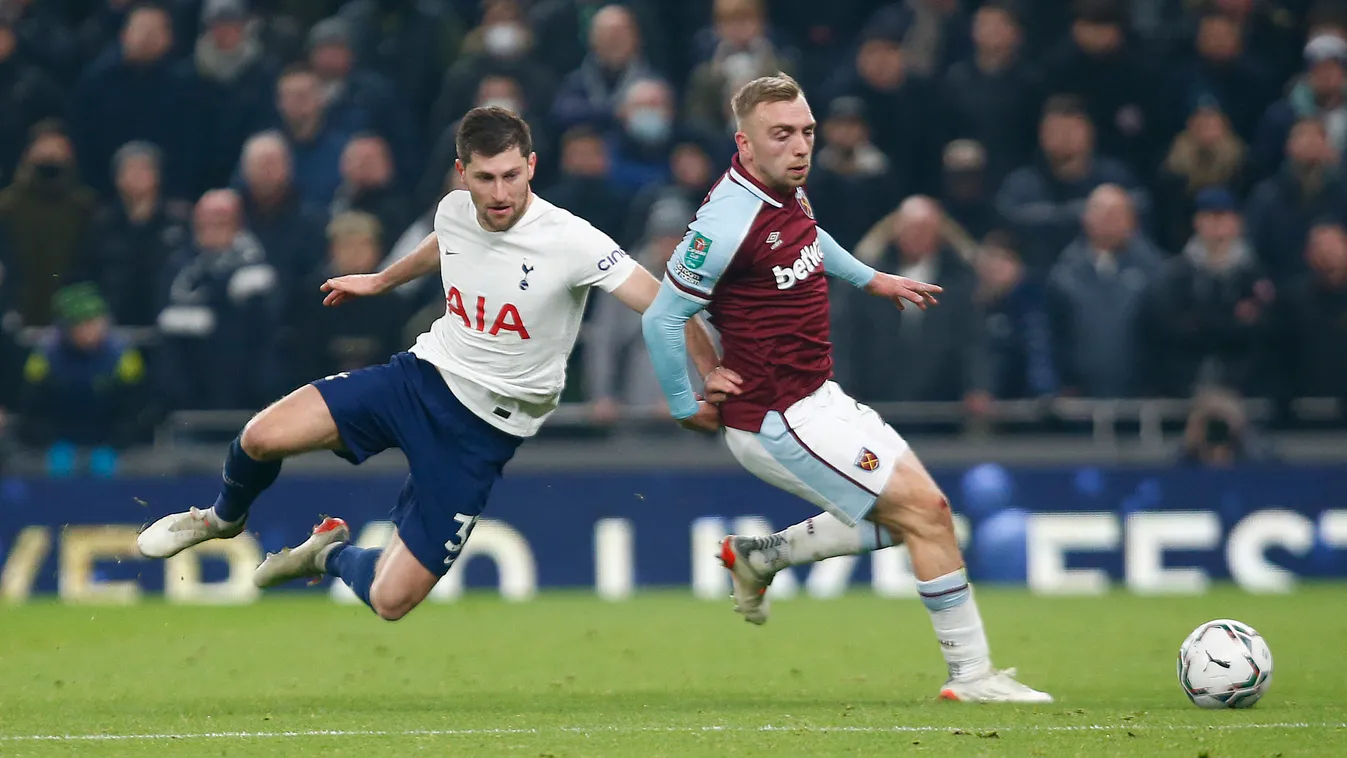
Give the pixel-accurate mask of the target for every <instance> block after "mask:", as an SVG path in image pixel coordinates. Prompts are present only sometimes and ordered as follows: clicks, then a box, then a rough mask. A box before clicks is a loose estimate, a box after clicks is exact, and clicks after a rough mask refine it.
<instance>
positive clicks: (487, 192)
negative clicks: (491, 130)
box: [456, 148, 538, 232]
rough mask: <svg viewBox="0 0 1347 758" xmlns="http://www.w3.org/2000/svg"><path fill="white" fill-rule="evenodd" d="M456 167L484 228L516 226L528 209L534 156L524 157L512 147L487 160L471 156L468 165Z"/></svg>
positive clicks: (491, 229)
mask: <svg viewBox="0 0 1347 758" xmlns="http://www.w3.org/2000/svg"><path fill="white" fill-rule="evenodd" d="M456 165H457V167H458V172H459V174H460V175H461V176H462V177H463V184H464V185H465V186H466V187H467V189H468V192H469V193H470V194H471V195H472V204H473V207H475V208H476V209H477V221H478V223H480V224H481V225H482V228H483V229H486V230H487V231H490V232H503V231H505V230H507V229H509V228H510V227H512V226H514V225H515V224H516V223H518V221H519V219H520V217H521V216H523V215H524V211H525V210H527V208H528V199H529V182H531V181H533V171H534V169H535V167H536V166H537V165H538V156H537V155H536V154H534V153H529V154H528V156H525V155H524V154H523V153H522V152H521V151H519V150H517V149H514V148H511V149H509V150H506V151H505V152H503V153H500V154H499V155H492V156H490V157H487V156H483V155H480V154H477V153H473V154H472V155H470V156H468V162H467V163H464V162H463V161H461V160H460V161H458V162H457V164H456Z"/></svg>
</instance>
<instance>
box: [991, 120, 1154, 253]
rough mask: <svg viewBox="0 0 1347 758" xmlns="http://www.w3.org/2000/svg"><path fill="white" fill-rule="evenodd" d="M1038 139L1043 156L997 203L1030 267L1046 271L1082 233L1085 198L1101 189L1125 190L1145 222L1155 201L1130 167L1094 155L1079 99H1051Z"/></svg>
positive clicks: (1018, 173) (1017, 175)
mask: <svg viewBox="0 0 1347 758" xmlns="http://www.w3.org/2000/svg"><path fill="white" fill-rule="evenodd" d="M1038 135H1039V136H1038V139H1039V145H1040V146H1041V147H1042V150H1043V152H1042V156H1041V157H1040V158H1039V159H1038V160H1037V161H1035V162H1034V163H1032V164H1030V165H1028V166H1024V167H1022V168H1018V169H1016V170H1015V171H1013V172H1011V174H1010V176H1007V177H1006V180H1005V182H1004V183H1002V185H1001V189H1000V191H999V192H998V193H997V196H996V205H997V208H998V209H999V210H1000V211H1001V214H1002V215H1003V216H1005V217H1006V219H1008V220H1009V221H1010V222H1011V224H1013V225H1014V229H1015V233H1016V236H1018V237H1019V238H1020V239H1022V240H1024V248H1023V250H1022V251H1021V252H1022V253H1023V255H1024V262H1025V264H1026V265H1028V266H1029V268H1030V270H1031V271H1039V272H1042V271H1047V270H1048V269H1049V268H1051V267H1052V263H1053V261H1054V260H1055V259H1056V257H1057V254H1058V253H1060V252H1061V251H1062V249H1063V248H1064V247H1066V245H1067V244H1068V243H1069V242H1071V240H1072V239H1074V238H1075V237H1076V235H1077V234H1079V233H1080V220H1081V213H1082V212H1083V211H1084V209H1085V199H1086V198H1087V197H1088V196H1089V195H1090V194H1091V193H1092V192H1094V190H1095V189H1096V188H1097V187H1099V186H1100V185H1104V184H1116V185H1119V186H1121V187H1124V188H1126V189H1127V190H1128V191H1129V192H1131V194H1132V203H1133V210H1134V212H1135V213H1137V214H1139V215H1140V216H1141V217H1143V218H1144V217H1145V214H1146V212H1147V211H1148V210H1149V204H1150V200H1149V196H1148V195H1147V193H1146V191H1145V190H1143V189H1141V188H1140V187H1139V186H1138V185H1137V183H1136V180H1135V179H1134V178H1133V175H1132V172H1131V171H1129V170H1128V169H1127V167H1126V166H1124V165H1123V164H1121V163H1119V162H1117V161H1115V160H1113V159H1111V158H1106V157H1104V156H1101V155H1099V154H1097V153H1096V152H1095V146H1094V126H1093V125H1092V124H1091V122H1090V118H1089V116H1087V115H1086V113H1085V107H1084V105H1083V104H1082V102H1081V101H1080V100H1079V99H1078V98H1076V97H1073V96H1070V95H1062V96H1054V97H1051V98H1049V99H1048V102H1047V104H1046V105H1045V106H1044V108H1043V120H1042V122H1041V124H1040V125H1039V130H1038Z"/></svg>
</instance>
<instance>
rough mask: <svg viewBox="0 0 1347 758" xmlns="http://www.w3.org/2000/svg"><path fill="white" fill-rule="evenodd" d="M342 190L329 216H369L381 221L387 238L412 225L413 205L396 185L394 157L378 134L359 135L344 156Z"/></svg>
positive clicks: (342, 161) (339, 191)
mask: <svg viewBox="0 0 1347 758" xmlns="http://www.w3.org/2000/svg"><path fill="white" fill-rule="evenodd" d="M341 179H342V182H341V186H340V187H338V188H337V196H336V197H335V198H334V199H333V200H332V206H331V208H330V209H329V214H328V215H329V216H332V217H334V218H335V217H336V216H337V215H339V214H342V213H346V212H348V211H360V212H363V213H368V214H370V215H372V216H374V217H375V218H376V219H378V220H379V229H380V230H385V229H386V230H389V231H388V232H381V233H384V234H397V233H398V232H400V231H401V230H403V229H406V228H407V225H408V224H410V223H411V222H412V217H411V214H410V213H409V208H410V205H411V203H410V202H409V201H408V199H407V197H406V196H405V195H404V194H403V193H402V192H401V191H400V190H399V189H398V187H397V183H396V182H395V181H394V169H393V155H392V153H391V152H390V151H389V149H388V143H387V142H385V141H384V140H383V138H382V137H380V136H379V135H377V134H373V133H365V134H357V135H356V136H354V137H352V138H351V141H350V142H347V143H346V149H345V150H343V151H342V154H341Z"/></svg>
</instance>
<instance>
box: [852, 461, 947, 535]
mask: <svg viewBox="0 0 1347 758" xmlns="http://www.w3.org/2000/svg"><path fill="white" fill-rule="evenodd" d="M872 519H873V520H875V521H876V522H878V523H882V524H885V525H886V526H895V527H897V528H899V529H901V530H902V531H903V532H904V534H906V535H908V536H910V537H914V538H921V537H932V538H935V537H940V536H941V535H943V534H945V533H946V532H950V531H952V530H953V528H954V522H953V517H952V515H951V513H950V509H949V500H948V499H947V498H946V497H945V493H944V492H942V491H941V489H940V485H938V484H936V482H935V479H934V478H932V477H931V474H930V472H929V471H927V470H926V466H924V465H923V464H922V462H921V459H920V458H918V457H917V455H916V453H914V452H912V451H911V450H908V451H907V452H906V453H905V454H904V455H902V456H901V457H900V458H899V459H898V460H897V461H896V462H895V464H894V466H893V470H892V472H890V474H889V477H888V481H887V482H886V483H885V484H884V489H883V491H882V492H881V493H880V496H879V499H878V501H877V502H876V504H875V509H874V512H873V514H872Z"/></svg>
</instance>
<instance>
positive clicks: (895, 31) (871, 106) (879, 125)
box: [821, 22, 945, 192]
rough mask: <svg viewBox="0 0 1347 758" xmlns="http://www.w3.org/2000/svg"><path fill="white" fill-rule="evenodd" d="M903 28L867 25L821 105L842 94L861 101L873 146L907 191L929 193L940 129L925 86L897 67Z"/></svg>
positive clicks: (937, 158) (935, 169) (937, 161)
mask: <svg viewBox="0 0 1347 758" xmlns="http://www.w3.org/2000/svg"><path fill="white" fill-rule="evenodd" d="M904 31H905V29H904V27H903V26H902V25H901V24H899V23H896V22H886V23H879V24H875V23H872V24H869V25H867V27H866V29H865V31H864V33H863V34H862V36H861V42H860V46H859V47H858V48H857V50H856V55H855V60H854V62H852V63H851V64H850V65H847V66H845V67H844V68H842V69H841V70H839V71H838V72H837V73H835V74H834V75H833V76H832V78H831V79H829V80H828V83H827V84H825V85H824V87H823V93H822V94H823V97H822V100H821V102H832V101H833V100H835V99H837V98H839V97H843V96H846V95H852V96H855V97H859V98H861V100H863V101H865V111H866V114H867V116H868V120H869V122H870V124H871V126H872V127H873V132H872V134H873V138H874V141H875V146H876V147H878V148H879V149H880V150H883V151H884V154H885V155H887V156H888V157H889V161H890V162H891V164H892V166H893V172H894V174H895V176H896V177H897V178H898V181H899V182H900V183H901V184H902V186H903V187H905V188H907V189H908V191H910V192H930V191H934V189H935V186H936V181H937V177H938V176H939V171H940V153H939V150H940V145H942V144H943V143H944V136H945V135H944V129H943V128H942V124H941V119H940V117H939V113H938V110H937V107H936V105H935V97H934V95H933V93H932V92H931V90H930V88H929V86H928V83H927V82H924V81H921V80H919V79H917V78H916V77H913V76H911V75H910V74H909V73H908V71H907V69H906V68H905V67H904V64H903V48H902V41H903V33H904Z"/></svg>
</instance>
